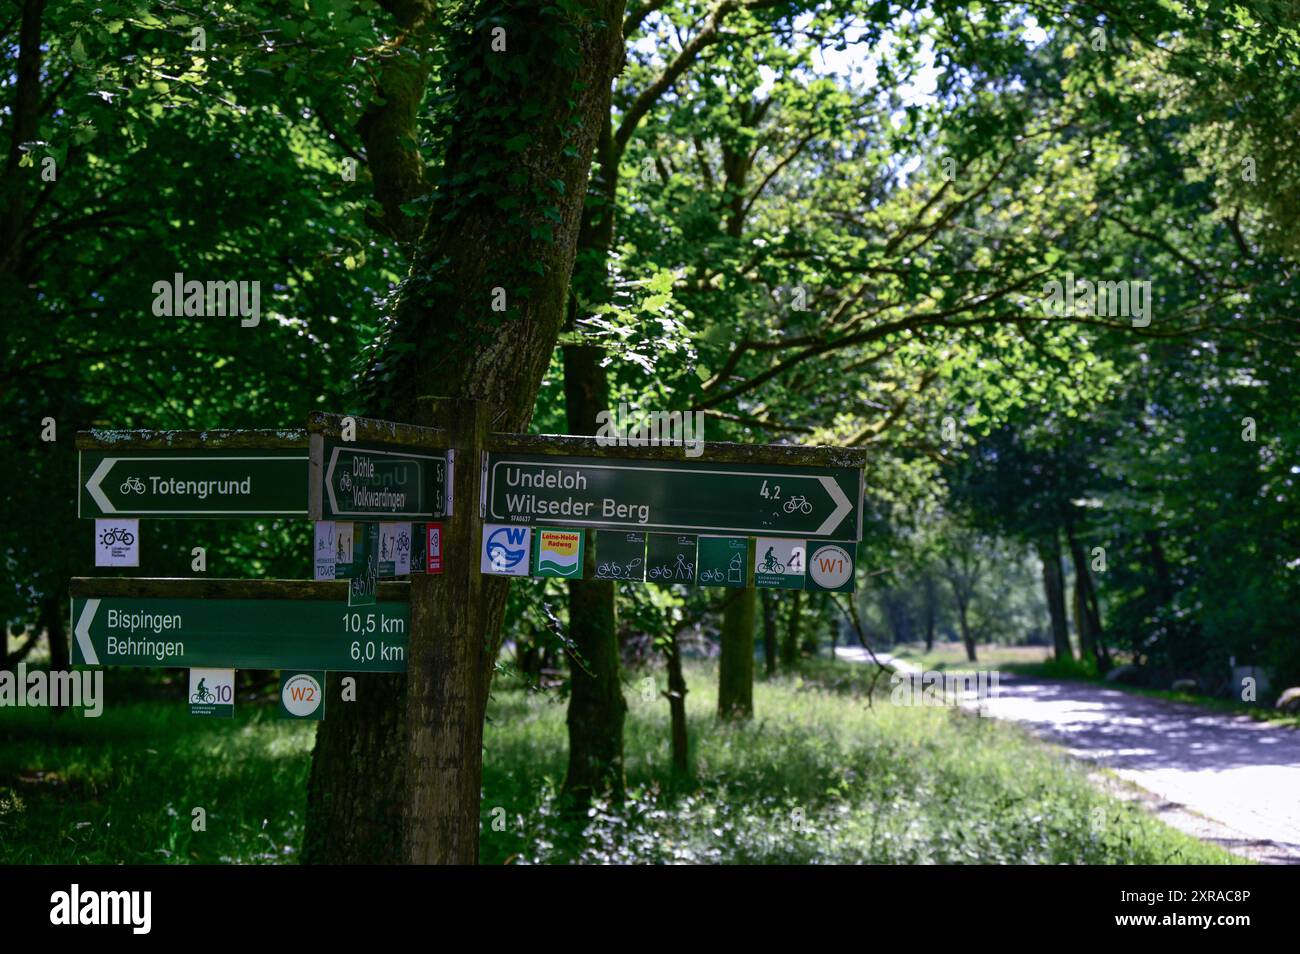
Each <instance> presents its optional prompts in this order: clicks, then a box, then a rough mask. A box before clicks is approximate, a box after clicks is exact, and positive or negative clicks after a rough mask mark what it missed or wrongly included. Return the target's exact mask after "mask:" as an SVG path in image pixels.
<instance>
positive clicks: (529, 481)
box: [484, 453, 862, 540]
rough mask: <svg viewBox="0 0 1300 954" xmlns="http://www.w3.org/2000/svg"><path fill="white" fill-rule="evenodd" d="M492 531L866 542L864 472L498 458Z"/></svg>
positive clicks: (492, 476) (491, 472) (491, 494)
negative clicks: (509, 527) (496, 526)
mask: <svg viewBox="0 0 1300 954" xmlns="http://www.w3.org/2000/svg"><path fill="white" fill-rule="evenodd" d="M487 471H488V483H489V486H488V490H487V494H486V498H485V503H484V509H485V514H484V519H485V520H486V521H488V522H490V523H531V524H538V523H546V524H552V525H554V526H575V527H600V528H603V529H610V530H623V529H627V530H654V531H659V532H673V533H728V534H746V535H755V536H757V535H760V534H762V535H768V536H792V537H804V538H811V539H835V540H858V539H861V536H862V508H861V505H860V504H861V499H862V471H861V470H860V469H859V468H856V467H815V466H798V465H777V466H769V465H764V464H721V463H704V462H692V461H687V460H683V461H674V460H646V461H641V460H610V459H593V458H588V457H560V456H550V455H531V454H513V453H490V454H489V455H488V461H487Z"/></svg>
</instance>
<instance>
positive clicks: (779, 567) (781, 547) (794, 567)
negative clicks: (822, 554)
mask: <svg viewBox="0 0 1300 954" xmlns="http://www.w3.org/2000/svg"><path fill="white" fill-rule="evenodd" d="M807 552H808V551H807V541H805V540H789V539H785V538H782V537H759V538H758V539H757V540H756V541H755V542H754V583H755V585H756V586H766V587H770V586H776V587H782V588H790V589H802V588H803V574H804V570H805V566H804V559H805V555H806V554H807Z"/></svg>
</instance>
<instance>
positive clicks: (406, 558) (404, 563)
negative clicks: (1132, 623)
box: [393, 523, 411, 576]
mask: <svg viewBox="0 0 1300 954" xmlns="http://www.w3.org/2000/svg"><path fill="white" fill-rule="evenodd" d="M393 526H394V527H396V528H397V550H396V551H395V554H394V557H393V559H394V562H396V564H397V569H396V574H397V575H398V576H405V575H406V574H408V573H410V572H411V525H410V524H409V523H395V524H393Z"/></svg>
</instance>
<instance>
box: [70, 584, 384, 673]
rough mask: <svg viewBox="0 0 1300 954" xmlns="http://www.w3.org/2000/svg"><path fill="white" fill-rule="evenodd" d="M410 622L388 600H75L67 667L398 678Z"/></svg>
mask: <svg viewBox="0 0 1300 954" xmlns="http://www.w3.org/2000/svg"><path fill="white" fill-rule="evenodd" d="M160 582H166V581H160ZM174 582H185V581H174ZM409 619H410V607H409V605H408V604H407V603H404V602H394V601H380V602H377V603H375V604H373V605H371V606H366V607H355V606H348V605H347V604H346V603H345V602H343V601H341V600H311V599H211V598H208V599H204V598H198V599H193V598H190V599H187V598H166V597H164V598H132V597H84V596H83V597H73V600H72V635H73V638H72V661H73V662H74V663H76V664H77V665H83V666H137V667H138V666H167V667H172V666H181V667H190V668H227V669H292V670H324V671H330V672H405V671H406V657H407V628H408V624H409Z"/></svg>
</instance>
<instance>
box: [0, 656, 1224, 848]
mask: <svg viewBox="0 0 1300 954" xmlns="http://www.w3.org/2000/svg"><path fill="white" fill-rule="evenodd" d="M642 678H643V676H642V675H641V674H638V675H637V676H636V677H635V678H633V679H632V680H630V682H629V685H628V687H627V692H628V704H629V712H628V721H627V732H626V752H627V765H628V782H629V786H630V792H629V797H628V800H627V802H626V803H625V805H624V806H623V807H622V809H620V810H616V809H614V808H612V807H610V806H596V808H595V809H593V810H592V811H590V812H589V813H586V814H583V815H582V816H580V817H578V818H573V817H571V816H569V815H567V814H566V813H564V812H563V811H561V809H560V805H559V802H558V800H557V797H556V789H557V787H558V785H559V783H560V782H561V780H562V776H563V771H564V766H565V762H566V732H565V722H564V715H565V710H564V706H563V704H562V702H561V701H559V700H558V699H557V698H556V697H555V696H554V695H541V694H537V693H532V692H529V691H528V690H526V689H523V688H521V687H518V686H514V685H509V684H503V685H501V686H499V687H498V688H497V690H496V691H495V692H494V697H493V700H492V703H491V706H490V719H491V722H490V724H489V727H488V732H487V739H486V764H485V770H484V799H483V834H482V858H483V861H484V862H485V863H490V864H494V863H502V862H517V863H518V862H524V863H528V862H532V863H541V862H602V861H603V862H723V863H754V864H760V863H777V862H782V863H817V862H827V863H829V862H898V863H954V862H986V863H991V862H1011V863H1060V862H1084V863H1095V864H1109V863H1144V864H1145V863H1155V864H1159V863H1178V862H1191V863H1223V862H1228V861H1230V860H1232V859H1231V857H1230V856H1229V855H1227V854H1225V853H1224V852H1222V851H1220V850H1219V849H1217V848H1214V847H1212V846H1208V845H1205V844H1202V843H1201V842H1198V841H1196V840H1194V839H1191V838H1188V837H1186V836H1184V835H1182V834H1180V833H1179V832H1176V831H1174V830H1173V829H1171V828H1168V827H1167V826H1165V825H1163V824H1161V823H1159V822H1157V821H1155V820H1154V819H1152V818H1150V817H1149V816H1147V815H1146V814H1144V813H1142V812H1141V811H1140V810H1139V809H1137V808H1135V807H1133V806H1131V805H1125V804H1123V803H1121V802H1119V801H1117V800H1115V799H1113V798H1110V797H1108V796H1105V795H1102V794H1101V793H1099V792H1097V791H1096V790H1095V789H1094V788H1093V786H1092V785H1091V784H1090V783H1089V782H1088V781H1087V779H1086V777H1085V775H1084V773H1083V771H1082V769H1081V768H1079V767H1078V766H1076V765H1075V764H1074V763H1072V762H1070V761H1069V760H1068V759H1066V758H1065V757H1064V756H1062V755H1060V754H1058V753H1056V752H1055V751H1054V750H1052V749H1050V748H1047V747H1045V746H1043V745H1042V744H1040V743H1038V742H1037V741H1035V740H1033V739H1032V738H1030V737H1028V736H1027V735H1026V734H1024V733H1023V732H1021V731H1020V730H1018V729H1016V728H1015V727H1013V726H1007V725H1002V724H998V723H994V722H992V721H990V720H980V719H975V718H972V717H968V716H963V715H959V714H957V713H954V712H952V711H949V710H944V709H935V708H903V707H897V706H892V705H890V704H889V702H888V689H887V681H886V682H884V683H882V686H881V687H880V688H879V689H878V694H877V696H876V698H875V699H874V700H873V701H874V705H872V706H870V707H869V706H868V705H867V697H866V695H865V686H866V684H867V681H868V680H869V667H863V666H852V665H832V664H829V663H823V664H820V665H818V666H814V667H811V668H810V669H809V670H808V671H807V672H806V674H805V675H804V676H802V677H799V678H793V679H783V680H779V681H776V682H773V683H770V684H769V683H761V682H760V683H759V684H758V685H756V687H755V706H756V709H757V718H756V719H755V720H754V721H753V722H752V723H749V724H747V725H742V726H721V725H719V724H718V723H717V722H716V720H715V719H714V716H713V709H714V705H715V696H714V690H713V686H714V684H715V681H716V672H715V671H714V669H713V668H712V667H711V666H709V665H707V664H694V665H691V666H690V667H689V668H688V672H687V679H688V682H689V685H690V688H691V692H690V694H689V696H688V698H687V704H688V714H689V719H690V730H691V739H692V744H693V765H694V770H695V774H694V777H693V778H692V779H690V780H689V781H687V782H685V783H674V782H673V780H672V778H671V775H670V772H669V767H668V741H667V740H668V711H667V705H666V703H665V702H664V701H663V700H662V698H657V697H647V698H643V697H642V696H641V695H640V690H641V688H642V683H641V679H642ZM658 682H659V687H660V688H662V684H663V677H662V675H659V676H658ZM115 697H116V698H121V696H115V694H113V693H112V692H111V690H110V695H109V700H110V703H111V702H112V700H113V699H114V698H115ZM311 744H312V727H311V726H310V725H308V724H304V723H291V722H281V721H279V720H278V719H276V718H275V717H274V712H273V711H272V710H270V709H269V707H255V706H248V705H246V706H241V707H239V708H238V709H237V715H236V718H235V720H234V722H233V724H232V723H231V722H229V721H220V720H204V719H195V718H191V717H190V716H189V715H188V714H187V713H186V711H185V708H184V706H183V705H181V704H180V703H179V702H177V701H167V702H159V701H147V702H140V703H135V704H129V705H110V706H109V708H108V709H107V710H106V711H105V714H104V716H103V717H102V718H100V719H98V720H93V719H84V718H82V717H81V716H79V715H65V716H63V717H61V718H57V719H55V718H51V716H50V715H49V713H48V712H44V711H32V710H13V709H7V710H0V863H14V862H80V863H110V862H252V863H258V862H261V863H266V862H285V861H293V860H295V858H296V851H297V846H298V845H299V844H300V841H301V836H302V813H303V805H304V803H305V791H306V778H307V770H308V765H309V760H310V752H311ZM199 806H201V807H204V808H205V809H206V811H207V831H205V832H194V831H192V828H191V811H192V809H193V808H194V807H199Z"/></svg>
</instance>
